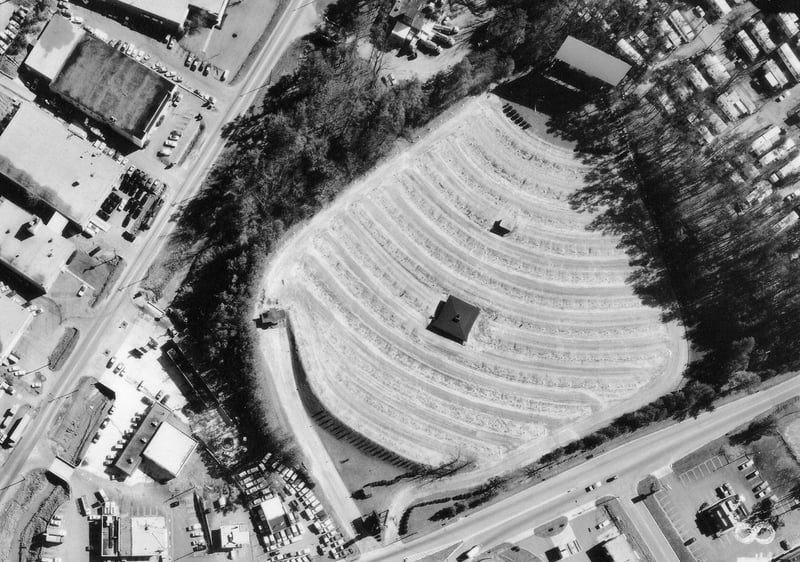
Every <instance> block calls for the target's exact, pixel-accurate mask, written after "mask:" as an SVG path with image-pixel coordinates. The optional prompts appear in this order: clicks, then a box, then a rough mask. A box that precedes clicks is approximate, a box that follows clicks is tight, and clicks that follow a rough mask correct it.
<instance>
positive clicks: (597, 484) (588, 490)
mask: <svg viewBox="0 0 800 562" xmlns="http://www.w3.org/2000/svg"><path fill="white" fill-rule="evenodd" d="M602 485H603V483H602V482H601V481H600V480H598V481H597V482H595V483H594V484H589V485H588V486H586V491H587V492H591V491H592V490H596V489H597V488H599V487H600V486H602Z"/></svg>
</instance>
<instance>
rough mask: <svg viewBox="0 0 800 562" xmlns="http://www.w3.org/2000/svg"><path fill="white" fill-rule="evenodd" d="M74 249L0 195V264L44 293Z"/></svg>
mask: <svg viewBox="0 0 800 562" xmlns="http://www.w3.org/2000/svg"><path fill="white" fill-rule="evenodd" d="M73 252H75V245H74V244H73V243H72V242H70V241H69V240H67V239H65V238H62V237H61V235H60V234H58V233H56V232H53V231H52V230H51V229H50V228H49V227H48V226H47V225H45V224H43V223H42V220H41V219H40V218H39V217H36V216H34V215H31V214H30V213H28V212H27V211H25V210H24V209H21V208H20V207H17V206H16V205H15V204H14V203H12V202H11V201H9V200H8V199H4V198H2V197H0V263H2V264H4V265H5V266H6V267H9V268H10V269H12V270H14V271H15V272H17V273H18V274H19V275H21V276H22V277H25V278H26V279H28V280H29V281H30V282H31V283H33V284H34V285H36V286H37V287H39V288H40V289H41V290H43V291H45V292H46V291H48V290H49V289H50V287H52V286H53V283H55V281H56V279H57V278H58V276H59V275H61V268H62V266H63V265H65V264H66V263H67V261H68V260H69V259H70V257H72V254H73Z"/></svg>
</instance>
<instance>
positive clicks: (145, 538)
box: [89, 514, 169, 562]
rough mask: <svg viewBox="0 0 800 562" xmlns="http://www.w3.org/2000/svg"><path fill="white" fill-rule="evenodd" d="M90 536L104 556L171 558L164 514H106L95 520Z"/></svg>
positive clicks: (95, 547)
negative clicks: (148, 515) (149, 515)
mask: <svg viewBox="0 0 800 562" xmlns="http://www.w3.org/2000/svg"><path fill="white" fill-rule="evenodd" d="M89 538H90V541H91V542H92V546H93V547H94V548H93V550H94V552H96V553H98V554H99V555H100V557H101V558H103V559H109V558H112V559H115V560H130V561H137V562H139V561H145V560H147V561H153V562H156V561H158V560H167V559H169V534H168V532H167V522H166V520H165V519H164V518H163V517H131V516H130V515H114V514H110V515H103V516H102V517H101V518H100V520H97V521H92V525H91V527H90V531H89Z"/></svg>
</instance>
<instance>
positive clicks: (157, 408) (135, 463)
mask: <svg viewBox="0 0 800 562" xmlns="http://www.w3.org/2000/svg"><path fill="white" fill-rule="evenodd" d="M171 415H172V412H171V411H170V409H169V408H167V407H166V406H164V405H163V404H162V403H161V402H154V403H153V405H152V406H150V409H149V410H148V411H147V414H145V416H144V419H143V420H142V422H141V423H140V424H139V427H138V428H137V429H136V432H135V433H134V434H133V436H132V437H131V439H130V441H128V443H127V445H126V446H125V448H124V449H123V450H122V453H120V455H119V457H118V458H117V460H116V461H115V462H114V467H115V468H116V469H117V470H119V471H120V472H122V473H124V474H127V475H128V476H130V475H131V474H133V472H134V471H135V470H136V469H137V468H139V464H141V462H142V451H143V450H144V448H145V447H146V446H147V444H148V443H149V442H150V440H151V439H152V438H153V435H155V433H156V431H157V429H158V428H159V426H160V425H161V423H162V422H163V421H164V420H166V419H168V418H169V417H170V416H171Z"/></svg>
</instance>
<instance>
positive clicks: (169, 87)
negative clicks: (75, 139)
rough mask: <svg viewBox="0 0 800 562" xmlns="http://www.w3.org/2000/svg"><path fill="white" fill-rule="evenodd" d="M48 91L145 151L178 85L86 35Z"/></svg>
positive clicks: (76, 46)
mask: <svg viewBox="0 0 800 562" xmlns="http://www.w3.org/2000/svg"><path fill="white" fill-rule="evenodd" d="M50 89H51V90H53V91H54V92H55V93H57V94H59V95H60V96H61V97H63V98H64V99H66V100H67V101H68V102H70V103H71V104H73V105H75V106H76V107H78V109H80V110H81V111H83V112H84V113H86V114H87V115H89V116H91V117H93V118H95V119H97V120H98V121H101V122H103V123H106V124H108V125H109V126H110V127H111V128H112V129H114V130H115V131H117V132H118V133H120V134H121V135H122V136H124V137H125V138H127V139H128V140H130V141H131V142H133V143H134V144H136V145H137V146H144V143H145V142H146V141H147V139H148V137H149V134H150V131H151V130H152V129H153V127H154V125H155V122H156V121H157V120H158V117H159V116H160V115H161V114H162V113H163V112H164V110H165V109H166V107H167V106H168V104H169V100H170V98H171V97H172V93H173V92H174V91H175V84H173V83H172V82H170V81H169V80H168V79H166V78H164V77H163V76H161V75H160V74H158V73H156V72H154V71H152V70H150V69H149V68H148V67H146V66H144V65H143V64H140V63H138V62H137V61H135V60H134V59H132V58H131V57H129V56H126V55H125V54H123V53H121V52H120V51H117V50H116V49H114V48H112V47H111V46H110V45H108V44H107V43H105V42H103V41H101V40H99V39H97V38H96V37H93V36H91V35H88V34H86V35H85V36H84V37H83V38H82V39H81V40H80V41H79V42H78V43H77V45H75V48H74V50H73V51H72V53H71V54H70V55H69V57H67V59H66V62H65V63H64V66H63V68H62V69H61V71H60V72H59V73H58V75H57V76H56V78H55V79H54V80H53V82H52V83H51V84H50Z"/></svg>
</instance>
